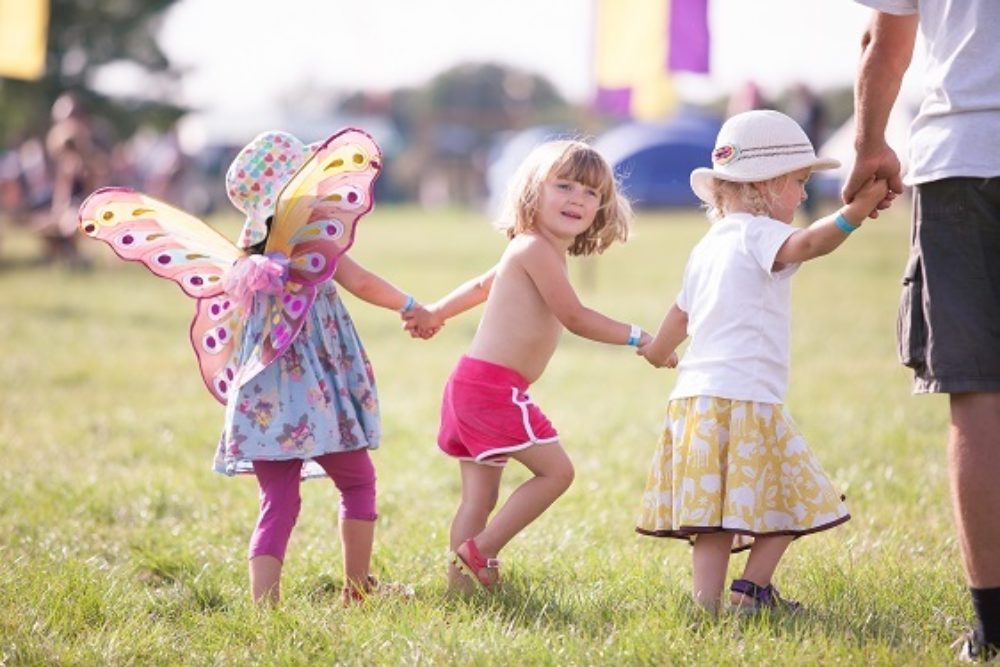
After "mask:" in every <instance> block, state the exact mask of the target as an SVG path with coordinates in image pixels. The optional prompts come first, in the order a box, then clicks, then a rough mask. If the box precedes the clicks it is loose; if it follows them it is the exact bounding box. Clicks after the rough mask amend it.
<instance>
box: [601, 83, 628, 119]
mask: <svg viewBox="0 0 1000 667" xmlns="http://www.w3.org/2000/svg"><path fill="white" fill-rule="evenodd" d="M594 107H595V108H596V109H597V111H599V112H601V113H603V114H606V115H608V116H622V117H626V118H627V117H628V116H629V115H631V113H632V89H631V88H605V87H603V86H598V88H597V98H596V99H595V100H594Z"/></svg>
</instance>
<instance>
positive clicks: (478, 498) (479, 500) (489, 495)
mask: <svg viewBox="0 0 1000 667" xmlns="http://www.w3.org/2000/svg"><path fill="white" fill-rule="evenodd" d="M499 501H500V489H499V488H492V487H491V488H488V489H475V491H474V492H471V493H470V492H469V491H468V490H466V492H465V493H463V494H462V511H464V512H466V513H471V514H478V515H483V516H489V515H490V513H491V512H493V510H494V509H496V506H497V503H498V502H499Z"/></svg>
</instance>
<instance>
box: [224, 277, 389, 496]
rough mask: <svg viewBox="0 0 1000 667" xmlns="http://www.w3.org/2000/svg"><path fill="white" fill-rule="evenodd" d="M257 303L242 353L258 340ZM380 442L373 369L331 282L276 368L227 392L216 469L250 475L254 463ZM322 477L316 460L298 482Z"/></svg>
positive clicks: (321, 291)
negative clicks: (227, 397) (224, 417)
mask: <svg viewBox="0 0 1000 667" xmlns="http://www.w3.org/2000/svg"><path fill="white" fill-rule="evenodd" d="M263 312H264V309H263V308H262V302H261V301H257V302H255V303H254V308H253V316H252V317H251V319H250V320H249V321H248V322H247V326H246V329H245V331H244V335H245V336H246V338H245V339H244V342H243V345H242V350H250V349H252V347H253V345H254V344H255V343H256V342H257V340H258V339H259V338H260V336H261V329H262V323H261V322H260V317H259V315H260V314H261V313H263ZM379 437H380V427H379V408H378V395H377V392H376V388H375V377H374V375H373V373H372V368H371V364H369V362H368V357H367V356H366V355H365V351H364V349H363V348H362V346H361V341H360V340H359V339H358V334H357V331H356V330H355V328H354V324H353V323H352V321H351V317H350V315H348V313H347V309H346V308H344V304H343V302H341V300H340V297H339V296H338V295H337V291H336V289H335V288H334V286H333V284H332V283H330V282H327V283H324V284H323V285H321V286H320V287H319V294H318V295H317V297H316V302H315V304H314V305H313V307H312V311H311V312H310V313H309V316H308V318H307V320H306V323H305V325H304V326H303V329H302V333H300V334H299V337H298V338H297V339H296V340H295V342H294V343H292V345H291V347H289V348H288V349H287V350H286V351H285V353H284V354H283V355H282V356H281V358H280V359H278V360H277V361H276V362H275V363H273V364H271V365H270V366H268V367H267V369H265V370H264V371H263V372H262V373H260V374H259V375H258V376H257V377H255V378H254V379H253V380H251V381H250V382H249V383H248V384H247V385H246V386H244V387H243V388H242V389H240V391H239V392H238V393H235V394H234V395H232V396H231V397H230V399H229V403H228V404H227V406H226V425H225V430H224V431H223V433H222V438H221V439H220V441H219V447H218V450H217V451H216V455H215V462H214V468H215V471H216V472H220V473H223V474H226V475H235V474H237V473H252V472H253V464H252V461H253V460H254V459H268V460H274V459H278V460H282V459H307V460H308V459H311V458H313V457H316V456H320V455H322V454H328V453H330V452H345V451H351V450H355V449H362V448H368V449H375V448H377V447H378V444H379ZM325 474H326V473H324V472H323V469H322V468H321V467H320V466H319V465H317V464H316V463H315V462H313V461H307V463H306V464H305V465H303V466H302V477H303V478H309V477H322V476H324V475H325Z"/></svg>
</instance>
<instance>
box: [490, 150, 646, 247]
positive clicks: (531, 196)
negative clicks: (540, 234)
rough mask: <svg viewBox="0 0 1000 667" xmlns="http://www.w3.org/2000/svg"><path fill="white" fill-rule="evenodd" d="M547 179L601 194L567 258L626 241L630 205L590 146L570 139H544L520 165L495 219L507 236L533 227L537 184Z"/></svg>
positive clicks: (607, 167) (610, 172) (598, 155)
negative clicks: (550, 178)
mask: <svg viewBox="0 0 1000 667" xmlns="http://www.w3.org/2000/svg"><path fill="white" fill-rule="evenodd" d="M550 176H554V177H555V178H565V179H567V180H570V181H576V182H578V183H582V184H584V185H586V186H587V187H589V188H594V189H595V190H597V192H598V193H599V194H600V196H601V203H600V208H598V210H597V215H596V216H594V222H593V223H592V224H591V225H590V227H588V228H587V229H586V230H585V231H584V232H582V233H580V234H579V235H578V236H577V237H576V239H575V240H574V241H573V245H571V246H570V247H569V250H568V252H569V254H570V255H591V254H595V253H596V254H600V253H602V252H604V251H605V250H607V249H608V248H609V247H610V246H611V244H612V243H614V242H615V241H625V240H626V239H628V233H629V227H630V225H631V222H632V207H631V205H629V202H628V200H627V199H626V198H625V197H624V196H623V195H622V194H621V193H620V192H619V190H618V183H617V181H616V180H615V176H614V173H613V172H612V170H611V166H610V165H609V164H608V163H607V160H605V159H604V157H603V156H602V155H601V154H600V153H598V152H597V151H596V150H594V149H593V148H592V147H591V146H589V145H588V144H586V143H584V142H582V141H575V140H559V141H548V142H546V143H544V144H542V145H541V146H539V147H538V148H536V149H535V150H533V151H532V152H531V154H530V155H529V156H528V157H527V158H526V159H525V161H524V162H523V163H521V166H520V167H519V168H518V170H517V173H516V174H515V175H514V178H513V180H512V181H511V183H510V186H509V188H508V190H507V199H506V202H505V203H504V206H503V209H502V210H501V212H500V217H499V219H498V221H497V228H498V229H500V230H502V231H505V232H506V233H507V238H509V239H512V238H514V237H515V236H517V235H518V234H521V233H524V232H526V231H529V230H531V229H532V228H533V227H534V224H535V216H536V215H537V214H538V199H539V194H540V192H541V188H542V182H543V181H545V179H547V178H549V177H550Z"/></svg>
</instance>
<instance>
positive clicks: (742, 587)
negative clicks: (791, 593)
mask: <svg viewBox="0 0 1000 667" xmlns="http://www.w3.org/2000/svg"><path fill="white" fill-rule="evenodd" d="M770 588H771V586H770V585H768V586H758V585H757V584H755V583H753V582H752V581H750V580H749V579H734V580H733V583H732V584H731V585H730V586H729V590H731V591H732V592H734V593H741V594H743V595H746V596H747V597H751V598H753V599H754V600H756V601H757V602H765V601H767V600H768V599H769V598H770V595H769V593H770V591H769V590H768V589H770Z"/></svg>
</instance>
